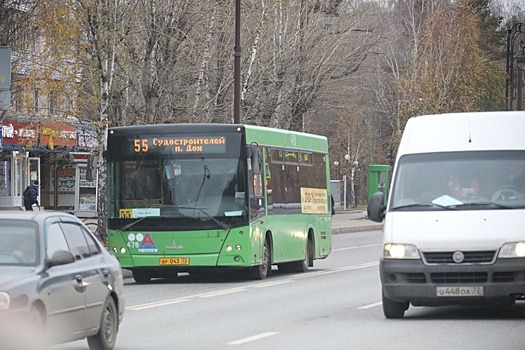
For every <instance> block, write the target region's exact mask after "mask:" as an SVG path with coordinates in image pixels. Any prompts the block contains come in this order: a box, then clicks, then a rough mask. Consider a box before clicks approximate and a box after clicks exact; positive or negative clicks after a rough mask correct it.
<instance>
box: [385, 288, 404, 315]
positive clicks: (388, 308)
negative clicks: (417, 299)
mask: <svg viewBox="0 0 525 350" xmlns="http://www.w3.org/2000/svg"><path fill="white" fill-rule="evenodd" d="M408 306H409V304H408V302H406V301H405V302H398V301H393V300H390V299H388V298H387V297H385V293H383V314H384V315H385V317H386V318H388V319H394V318H403V316H404V315H405V311H406V310H407V309H408Z"/></svg>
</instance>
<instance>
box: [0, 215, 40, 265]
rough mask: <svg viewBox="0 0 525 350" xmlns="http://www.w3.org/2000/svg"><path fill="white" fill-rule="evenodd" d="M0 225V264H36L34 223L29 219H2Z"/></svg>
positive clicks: (36, 240)
mask: <svg viewBox="0 0 525 350" xmlns="http://www.w3.org/2000/svg"><path fill="white" fill-rule="evenodd" d="M0 227H2V229H1V230H0V265H25V266H35V265H37V263H38V259H39V249H37V247H38V238H37V227H36V225H35V224H34V223H33V222H30V221H22V220H4V219H2V220H0Z"/></svg>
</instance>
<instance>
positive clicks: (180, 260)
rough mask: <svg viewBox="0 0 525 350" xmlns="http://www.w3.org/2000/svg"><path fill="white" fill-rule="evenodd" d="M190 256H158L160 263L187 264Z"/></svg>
mask: <svg viewBox="0 0 525 350" xmlns="http://www.w3.org/2000/svg"><path fill="white" fill-rule="evenodd" d="M189 264H190V258H160V265H189Z"/></svg>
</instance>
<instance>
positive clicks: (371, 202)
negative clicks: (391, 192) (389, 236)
mask: <svg viewBox="0 0 525 350" xmlns="http://www.w3.org/2000/svg"><path fill="white" fill-rule="evenodd" d="M384 198H385V194H384V193H383V192H376V193H374V194H373V195H372V196H370V198H369V199H368V207H367V210H366V213H367V215H368V218H369V219H370V220H372V221H375V222H381V221H383V218H384V217H385V209H386V207H385V205H384V204H383V200H384Z"/></svg>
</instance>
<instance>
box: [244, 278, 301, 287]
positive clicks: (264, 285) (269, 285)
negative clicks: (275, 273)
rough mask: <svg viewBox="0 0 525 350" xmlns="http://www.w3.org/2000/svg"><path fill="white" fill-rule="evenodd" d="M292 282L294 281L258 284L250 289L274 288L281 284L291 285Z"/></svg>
mask: <svg viewBox="0 0 525 350" xmlns="http://www.w3.org/2000/svg"><path fill="white" fill-rule="evenodd" d="M290 282H292V281H291V280H284V281H275V282H266V283H257V284H254V285H253V286H250V287H253V288H265V287H273V286H277V285H279V284H284V283H290Z"/></svg>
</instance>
